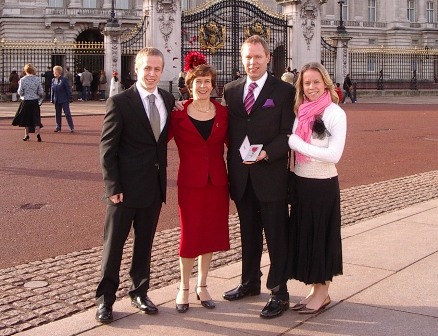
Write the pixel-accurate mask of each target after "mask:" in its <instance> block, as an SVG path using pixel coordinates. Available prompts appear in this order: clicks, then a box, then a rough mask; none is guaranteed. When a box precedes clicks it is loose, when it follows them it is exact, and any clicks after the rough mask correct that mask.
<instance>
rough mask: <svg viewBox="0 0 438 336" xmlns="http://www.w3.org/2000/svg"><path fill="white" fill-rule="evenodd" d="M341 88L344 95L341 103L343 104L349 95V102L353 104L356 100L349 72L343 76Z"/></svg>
mask: <svg viewBox="0 0 438 336" xmlns="http://www.w3.org/2000/svg"><path fill="white" fill-rule="evenodd" d="M342 88H343V89H344V97H343V98H342V104H345V99H346V98H347V97H349V98H350V99H351V102H352V103H353V104H354V103H355V102H356V101H355V100H354V98H353V94H352V90H353V83H352V82H351V78H350V74H347V76H345V78H344V84H343V85H342Z"/></svg>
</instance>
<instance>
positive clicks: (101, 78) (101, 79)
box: [99, 69, 107, 100]
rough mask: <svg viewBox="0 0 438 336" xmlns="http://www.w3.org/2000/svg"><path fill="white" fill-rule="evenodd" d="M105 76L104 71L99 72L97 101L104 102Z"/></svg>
mask: <svg viewBox="0 0 438 336" xmlns="http://www.w3.org/2000/svg"><path fill="white" fill-rule="evenodd" d="M106 83H107V80H106V74H105V70H104V69H102V70H100V76H99V92H100V99H99V100H105V92H106V85H107V84H106Z"/></svg>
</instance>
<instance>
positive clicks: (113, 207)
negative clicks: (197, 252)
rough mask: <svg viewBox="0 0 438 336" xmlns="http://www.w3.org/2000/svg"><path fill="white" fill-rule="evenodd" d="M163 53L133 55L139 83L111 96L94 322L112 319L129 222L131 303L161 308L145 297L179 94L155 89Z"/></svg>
mask: <svg viewBox="0 0 438 336" xmlns="http://www.w3.org/2000/svg"><path fill="white" fill-rule="evenodd" d="M163 67H164V56H163V54H162V53H161V51H159V50H158V49H155V48H144V49H142V50H140V52H139V53H138V54H137V56H136V59H135V71H136V73H137V78H138V80H137V82H136V83H135V84H134V85H132V86H131V87H130V88H129V89H128V90H125V91H123V92H122V93H120V94H117V95H114V96H112V97H110V98H109V99H108V100H107V102H106V110H107V112H106V114H105V118H104V123H103V129H102V137H101V143H100V159H101V164H102V171H103V178H104V181H105V191H106V196H107V199H108V205H107V212H106V218H105V232H104V247H103V257H102V278H101V280H100V283H99V285H98V287H97V290H96V299H97V303H98V309H97V312H96V320H97V321H99V322H102V323H108V322H111V321H112V319H113V316H112V306H113V303H114V302H115V300H116V291H117V288H118V286H119V271H120V264H121V260H122V252H123V246H124V244H125V241H126V239H127V237H128V234H129V231H130V229H131V226H133V228H134V247H133V252H132V262H131V269H130V272H129V275H130V277H131V280H132V285H131V288H130V290H129V296H130V297H131V303H132V305H133V306H135V307H137V308H138V309H140V310H141V311H143V312H145V313H146V314H156V313H157V312H158V309H157V307H156V306H155V305H154V304H153V303H152V301H151V300H150V299H149V297H148V296H147V291H148V289H149V281H150V261H151V249H152V242H153V239H154V235H155V230H156V227H157V223H158V217H159V214H160V210H161V205H162V203H163V202H164V201H165V199H166V167H167V129H168V120H169V116H170V112H171V111H172V109H173V107H174V105H175V98H174V97H173V95H172V94H170V93H169V92H166V91H164V90H162V89H160V88H158V87H157V85H158V82H159V81H160V78H161V75H162V73H163Z"/></svg>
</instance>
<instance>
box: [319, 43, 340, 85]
mask: <svg viewBox="0 0 438 336" xmlns="http://www.w3.org/2000/svg"><path fill="white" fill-rule="evenodd" d="M336 53H337V48H336V47H334V46H333V45H331V44H330V43H329V42H328V41H327V40H325V39H324V38H323V37H321V64H322V65H324V67H325V68H326V69H327V71H328V73H329V75H330V77H331V78H335V75H336Z"/></svg>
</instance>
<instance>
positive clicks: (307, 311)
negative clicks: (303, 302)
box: [298, 295, 332, 314]
mask: <svg viewBox="0 0 438 336" xmlns="http://www.w3.org/2000/svg"><path fill="white" fill-rule="evenodd" d="M331 302H332V301H331V299H330V295H327V297H326V298H325V300H324V302H323V303H322V305H321V306H320V307H319V308H317V309H310V308H307V307H304V308H302V309H301V310H299V311H298V314H316V313H319V312H320V311H321V310H323V309H325V307H327V306H328V305H329V304H330V303H331Z"/></svg>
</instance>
